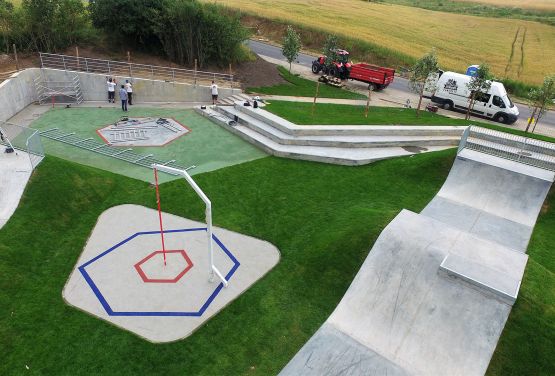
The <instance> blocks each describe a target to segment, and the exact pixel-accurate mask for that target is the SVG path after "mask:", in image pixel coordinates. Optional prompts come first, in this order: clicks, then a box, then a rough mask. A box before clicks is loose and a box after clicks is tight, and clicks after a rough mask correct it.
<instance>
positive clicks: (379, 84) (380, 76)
mask: <svg viewBox="0 0 555 376" xmlns="http://www.w3.org/2000/svg"><path fill="white" fill-rule="evenodd" d="M394 77H395V69H391V68H384V67H380V66H377V65H372V64H366V63H358V64H353V65H352V66H351V69H350V71H349V78H350V79H351V80H356V81H362V82H366V83H368V90H372V91H373V90H381V89H385V88H386V87H387V86H388V85H389V84H390V83H392V82H393V78H394Z"/></svg>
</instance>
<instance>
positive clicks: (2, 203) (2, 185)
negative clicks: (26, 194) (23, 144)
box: [0, 145, 32, 229]
mask: <svg viewBox="0 0 555 376" xmlns="http://www.w3.org/2000/svg"><path fill="white" fill-rule="evenodd" d="M4 150H5V147H4V146H2V145H0V229H1V228H2V227H3V226H4V225H5V224H6V222H8V220H9V219H10V217H11V216H12V215H13V213H14V212H15V210H16V209H17V206H18V205H19V201H20V199H21V196H22V195H23V191H24V190H25V186H26V185H27V182H28V181H29V177H30V176H31V170H32V168H31V162H30V161H29V156H28V155H27V153H25V152H22V151H19V150H18V151H17V154H16V153H9V154H7V153H4Z"/></svg>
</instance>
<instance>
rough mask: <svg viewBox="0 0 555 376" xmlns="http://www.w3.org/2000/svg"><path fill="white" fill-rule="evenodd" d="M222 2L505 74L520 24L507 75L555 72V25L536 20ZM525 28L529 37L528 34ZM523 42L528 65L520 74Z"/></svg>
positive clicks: (336, 4) (359, 5)
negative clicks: (434, 50)
mask: <svg viewBox="0 0 555 376" xmlns="http://www.w3.org/2000/svg"><path fill="white" fill-rule="evenodd" d="M204 1H208V0H204ZM210 1H212V0H210ZM218 2H221V3H225V4H226V5H228V6H231V7H235V8H239V9H241V11H242V12H247V13H250V14H255V15H258V16H259V17H265V18H269V19H278V20H285V21H286V22H289V23H293V24H296V25H306V26H308V27H311V28H317V29H321V30H328V31H329V32H332V33H337V34H338V35H341V36H344V37H348V38H356V39H359V40H362V41H367V42H372V43H375V44H377V45H379V46H383V47H387V48H390V49H392V50H394V51H398V52H400V53H401V54H404V55H408V56H411V57H413V58H414V57H420V56H422V55H423V54H425V53H427V52H428V51H429V50H430V49H431V48H432V47H434V46H435V47H436V48H437V51H438V55H439V60H440V64H441V65H442V66H444V67H445V68H447V69H449V70H457V71H465V70H466V68H467V67H468V66H469V65H471V64H479V63H480V62H482V61H486V62H488V63H489V64H490V65H491V66H492V69H493V72H494V73H495V74H497V75H498V76H500V77H504V75H505V68H506V66H507V61H508V60H509V56H510V55H511V48H512V44H513V40H514V37H515V33H516V32H517V30H518V29H519V28H520V29H521V33H520V34H519V35H520V36H519V37H518V38H517V39H518V41H517V44H516V45H515V48H514V56H513V61H512V63H511V69H510V70H509V71H508V73H507V77H508V78H511V79H518V80H520V81H524V82H526V83H531V84H538V83H540V82H541V81H542V79H543V76H545V75H547V74H549V73H551V72H550V71H551V70H552V64H551V62H552V61H553V60H554V59H555V49H554V48H552V46H553V45H555V27H552V26H549V25H544V24H540V23H536V22H529V21H523V20H508V19H502V18H484V17H477V16H467V15H460V14H455V13H444V12H435V11H429V10H425V9H420V8H414V7H406V6H399V5H391V4H379V3H375V2H364V1H359V0H335V1H333V2H329V3H326V4H325V6H323V5H322V2H321V1H305V2H299V1H297V0H281V1H278V2H276V1H272V0H226V1H222V0H219V1H218ZM331 15H333V16H331ZM524 30H526V36H525V37H524V38H523V37H522V36H523V34H524ZM484 36H495V37H493V38H485V37H484ZM523 40H524V56H523V61H522V63H523V65H522V68H520V69H521V70H522V72H521V73H520V74H519V66H520V61H521V59H520V58H521V55H520V45H521V44H522V43H521V42H522V41H523ZM345 47H346V48H350V47H349V46H345ZM353 58H354V59H357V58H362V57H357V56H353Z"/></svg>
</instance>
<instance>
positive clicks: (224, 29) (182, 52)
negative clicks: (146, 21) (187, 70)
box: [156, 0, 248, 67]
mask: <svg viewBox="0 0 555 376" xmlns="http://www.w3.org/2000/svg"><path fill="white" fill-rule="evenodd" d="M165 4H166V5H165V7H164V9H163V11H162V12H161V13H160V17H159V19H158V25H157V27H156V35H157V38H158V39H159V40H160V42H161V47H162V48H163V50H164V51H165V53H166V55H167V56H168V57H169V58H170V59H172V60H173V61H175V62H177V63H179V64H188V65H192V64H193V62H194V61H195V59H197V61H198V63H199V66H200V67H202V66H203V65H205V64H206V63H208V62H209V63H212V64H219V65H223V64H227V63H230V62H232V61H236V58H237V56H238V51H240V48H241V44H242V42H243V41H244V40H245V39H246V38H247V36H248V35H247V31H246V29H245V28H244V27H242V26H241V23H240V20H239V18H238V16H237V15H234V14H230V13H228V12H226V9H225V8H224V7H222V6H221V5H218V4H203V3H201V2H199V1H196V0H167V1H166V3H165ZM215 31H217V32H215Z"/></svg>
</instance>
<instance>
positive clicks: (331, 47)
mask: <svg viewBox="0 0 555 376" xmlns="http://www.w3.org/2000/svg"><path fill="white" fill-rule="evenodd" d="M337 43H338V41H337V36H335V35H328V37H327V38H326V42H325V43H324V48H323V50H322V52H323V53H324V56H325V57H326V63H325V64H326V67H328V68H329V67H331V66H332V65H333V62H334V61H337V49H338V47H337Z"/></svg>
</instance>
